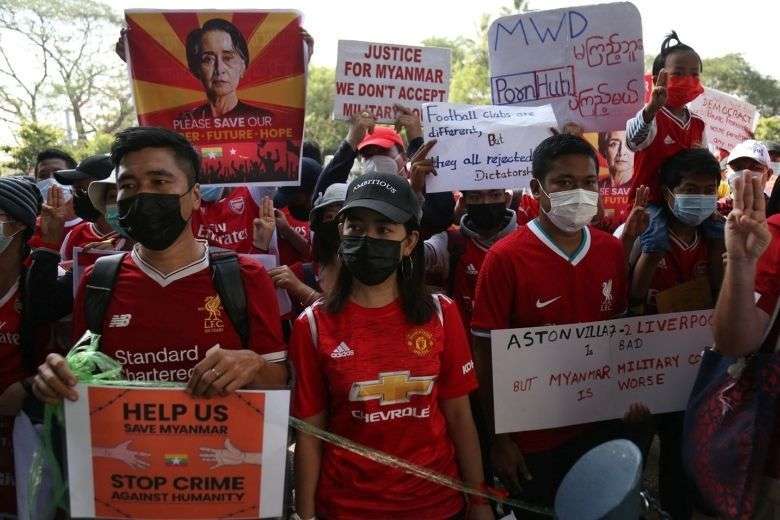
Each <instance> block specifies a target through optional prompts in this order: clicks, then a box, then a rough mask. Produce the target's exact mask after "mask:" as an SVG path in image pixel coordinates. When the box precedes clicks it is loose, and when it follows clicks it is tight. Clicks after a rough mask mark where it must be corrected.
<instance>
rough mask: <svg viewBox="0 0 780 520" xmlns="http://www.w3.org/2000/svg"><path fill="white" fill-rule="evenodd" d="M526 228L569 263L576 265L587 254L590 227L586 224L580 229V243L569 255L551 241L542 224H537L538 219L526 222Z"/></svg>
mask: <svg viewBox="0 0 780 520" xmlns="http://www.w3.org/2000/svg"><path fill="white" fill-rule="evenodd" d="M528 229H530V230H531V233H533V234H534V235H536V238H538V239H539V241H540V242H541V243H542V244H544V245H546V246H547V247H548V248H550V250H551V251H552V252H553V253H555V254H556V255H558V256H560V257H561V258H563V259H564V260H566V261H567V262H569V263H570V264H571V265H577V264H579V263H580V262H581V261H582V259H583V258H585V256H586V255H587V254H588V251H589V250H590V229H589V228H588V226H585V227H584V228H582V230H581V231H580V232H581V234H582V240H580V245H579V247H578V248H577V250H576V251H574V253H572V255H571V256H569V255H567V254H566V253H565V252H564V251H563V249H561V248H560V247H558V244H556V243H555V242H553V239H552V237H550V235H548V234H547V233H546V232H545V231H544V229H542V226H541V225H540V224H539V219H538V218H535V219H533V220H532V221H531V222H529V223H528Z"/></svg>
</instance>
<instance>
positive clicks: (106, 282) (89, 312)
mask: <svg viewBox="0 0 780 520" xmlns="http://www.w3.org/2000/svg"><path fill="white" fill-rule="evenodd" d="M124 258H125V253H119V254H116V255H108V256H101V257H100V258H98V259H97V262H95V265H94V267H93V268H92V274H91V275H90V277H89V280H88V281H87V288H86V289H87V292H86V293H85V295H84V318H85V320H86V322H87V328H88V329H89V330H90V331H92V332H93V333H95V334H102V333H103V321H104V318H105V315H106V309H108V304H109V303H110V302H111V292H112V291H113V290H114V284H115V283H116V277H117V274H118V273H119V267H120V266H121V265H122V260H123V259H124Z"/></svg>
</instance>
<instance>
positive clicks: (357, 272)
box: [339, 236, 401, 285]
mask: <svg viewBox="0 0 780 520" xmlns="http://www.w3.org/2000/svg"><path fill="white" fill-rule="evenodd" d="M339 251H340V253H341V259H342V261H343V262H344V265H345V266H346V268H347V269H348V270H349V272H350V273H352V276H354V277H355V278H357V279H358V280H359V281H360V283H362V284H364V285H378V284H380V283H382V282H384V281H385V280H387V278H388V277H389V276H390V275H391V274H393V272H394V271H395V270H396V269H398V264H400V263H401V242H400V241H396V240H383V239H379V238H371V237H351V236H344V237H341V248H340V249H339Z"/></svg>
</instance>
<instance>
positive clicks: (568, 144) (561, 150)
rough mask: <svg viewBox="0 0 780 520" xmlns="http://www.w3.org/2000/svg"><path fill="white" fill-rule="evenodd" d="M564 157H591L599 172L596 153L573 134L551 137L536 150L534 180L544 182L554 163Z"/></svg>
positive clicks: (583, 140)
mask: <svg viewBox="0 0 780 520" xmlns="http://www.w3.org/2000/svg"><path fill="white" fill-rule="evenodd" d="M562 155H586V156H588V157H590V159H591V160H592V161H593V164H594V166H595V167H596V172H598V171H599V161H598V159H597V158H596V151H595V150H594V149H593V147H592V146H591V145H590V143H588V141H586V140H585V139H583V138H582V137H578V136H576V135H571V134H556V135H551V136H550V137H548V138H547V139H545V140H544V141H542V142H541V143H539V145H538V146H537V147H536V148H535V149H534V155H533V163H532V164H533V166H532V174H533V176H534V179H537V180H538V181H539V182H544V178H545V177H547V172H549V171H550V168H552V162H553V161H554V160H555V159H557V158H558V157H560V156H562Z"/></svg>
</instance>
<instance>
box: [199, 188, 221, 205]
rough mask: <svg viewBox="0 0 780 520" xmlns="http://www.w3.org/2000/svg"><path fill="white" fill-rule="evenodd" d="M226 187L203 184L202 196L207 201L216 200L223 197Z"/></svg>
mask: <svg viewBox="0 0 780 520" xmlns="http://www.w3.org/2000/svg"><path fill="white" fill-rule="evenodd" d="M223 191H225V188H223V187H221V186H201V187H200V198H201V199H203V200H204V201H206V202H216V201H218V200H219V199H221V198H222V192H223Z"/></svg>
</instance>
